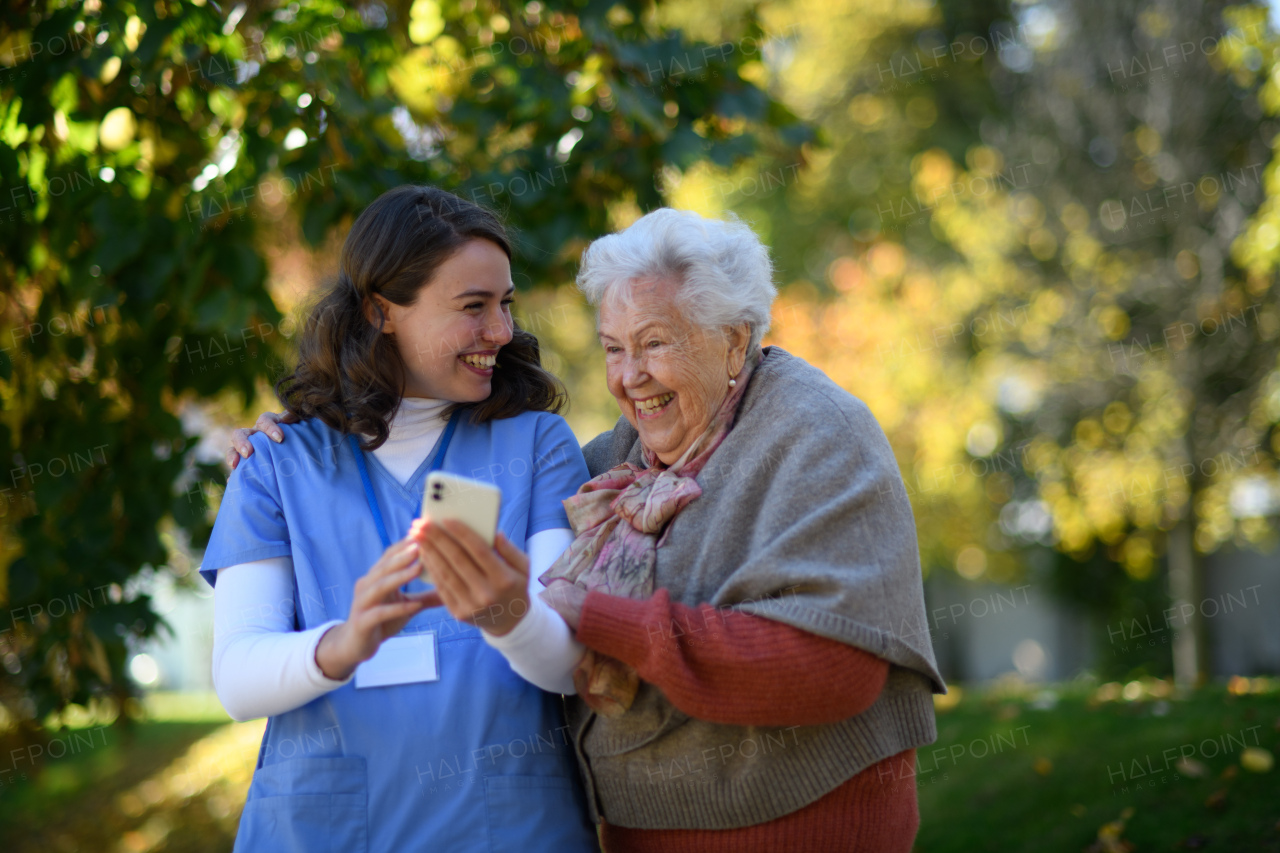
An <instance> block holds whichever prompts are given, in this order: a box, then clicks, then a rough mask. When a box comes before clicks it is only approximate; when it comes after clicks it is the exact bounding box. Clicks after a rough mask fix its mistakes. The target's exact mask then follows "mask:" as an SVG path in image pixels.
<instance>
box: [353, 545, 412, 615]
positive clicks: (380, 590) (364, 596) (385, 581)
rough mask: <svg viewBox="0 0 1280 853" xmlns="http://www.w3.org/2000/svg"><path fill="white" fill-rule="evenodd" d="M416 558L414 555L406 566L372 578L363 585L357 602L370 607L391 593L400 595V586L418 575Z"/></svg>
mask: <svg viewBox="0 0 1280 853" xmlns="http://www.w3.org/2000/svg"><path fill="white" fill-rule="evenodd" d="M417 560H418V558H417V556H416V555H415V556H414V559H413V562H412V563H410V564H409V565H407V566H403V567H401V568H400V569H399V570H397V571H394V572H389V573H387V574H384V575H382V576H380V577H377V578H373V579H371V580H370V582H368V583H367V584H366V585H365V588H364V589H363V590H362V591H361V593H360V596H359V599H358V600H359V604H360V606H362V607H372V606H373V605H375V604H380V603H382V602H383V601H386V600H387V597H388V596H390V595H392V594H393V593H396V594H398V595H397V597H399V595H402V593H400V587H402V586H404V585H405V584H407V583H408V582H409V581H411V580H413V579H414V578H416V577H417V576H418V573H419V572H420V571H421V567H419V566H418V561H417Z"/></svg>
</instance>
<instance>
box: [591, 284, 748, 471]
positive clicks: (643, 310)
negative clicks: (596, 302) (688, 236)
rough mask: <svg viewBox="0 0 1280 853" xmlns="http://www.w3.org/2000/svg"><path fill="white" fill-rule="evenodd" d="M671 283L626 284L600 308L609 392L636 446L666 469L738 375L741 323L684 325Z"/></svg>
mask: <svg viewBox="0 0 1280 853" xmlns="http://www.w3.org/2000/svg"><path fill="white" fill-rule="evenodd" d="M676 297H677V289H676V285H675V284H674V283H673V282H670V281H666V280H657V281H652V280H646V281H637V282H632V283H631V284H630V285H629V287H628V288H627V292H626V293H625V294H617V293H613V292H611V293H610V294H609V295H608V296H606V297H605V299H604V301H603V302H602V303H601V305H600V343H601V344H602V345H603V346H604V352H605V374H606V378H607V381H608V383H609V391H610V392H612V394H613V396H614V397H615V398H616V399H617V401H618V406H619V408H621V409H622V414H623V416H624V417H625V418H626V419H627V420H628V421H630V422H631V425H632V426H634V427H635V428H636V430H637V431H638V432H639V433H640V442H641V444H643V445H644V446H645V447H646V448H648V449H649V450H651V451H653V452H654V453H655V454H656V455H657V457H658V459H660V460H661V461H662V463H663V464H664V465H670V464H672V463H673V462H675V461H676V460H677V459H679V458H680V456H681V454H683V453H684V452H685V450H687V449H688V448H689V446H690V445H691V444H693V442H694V441H695V440H696V439H697V438H698V436H699V435H701V434H702V433H703V432H704V431H705V430H706V428H707V426H708V425H709V424H710V423H711V418H712V417H713V416H714V415H715V413H716V411H717V410H718V409H719V408H720V404H721V403H723V402H724V399H725V396H726V395H727V394H728V392H729V379H730V378H731V377H733V376H736V375H737V374H738V372H739V371H740V370H742V365H743V362H744V360H745V358H746V348H747V342H748V340H749V332H748V328H747V325H746V324H745V323H744V324H742V325H739V326H732V327H728V328H725V329H716V328H712V329H708V328H705V327H702V326H699V325H697V324H695V323H693V322H692V321H690V320H689V319H688V317H687V312H685V311H683V310H681V306H680V305H679V303H678V302H677V299H676Z"/></svg>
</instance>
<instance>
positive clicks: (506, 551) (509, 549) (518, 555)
mask: <svg viewBox="0 0 1280 853" xmlns="http://www.w3.org/2000/svg"><path fill="white" fill-rule="evenodd" d="M493 547H494V550H496V551H497V552H498V556H499V557H501V558H502V559H504V560H506V561H507V565H509V566H511V568H513V569H515V570H516V571H517V572H519V573H520V574H522V575H524V576H525V577H526V578H528V577H529V557H528V555H527V554H525V552H523V551H521V550H520V549H519V548H517V547H516V546H515V545H512V544H511V540H510V539H508V538H507V537H505V536H503V535H502V534H501V533H499V534H498V535H497V536H495V537H494V539H493Z"/></svg>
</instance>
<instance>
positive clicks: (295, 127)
mask: <svg viewBox="0 0 1280 853" xmlns="http://www.w3.org/2000/svg"><path fill="white" fill-rule="evenodd" d="M740 28H741V32H742V35H743V36H744V37H750V38H754V39H757V40H761V41H762V40H763V39H764V33H763V32H762V30H761V29H760V26H759V24H758V23H757V22H756V20H755V18H754V16H753V14H752V13H751V10H750V9H746V10H745V11H744V15H743V16H742V19H741V22H740ZM0 62H3V65H2V66H0V184H2V185H3V194H2V195H0V216H2V217H3V224H2V225H0V235H2V236H0V282H3V292H2V294H0V335H2V338H0V346H2V348H3V352H0V395H2V396H3V399H4V415H3V419H2V421H0V444H2V445H3V446H4V447H5V449H6V452H7V453H9V454H10V458H11V463H10V465H9V466H7V467H8V468H9V469H11V470H10V471H8V472H6V474H5V478H4V479H5V483H4V484H3V486H4V498H5V499H4V501H3V504H2V506H3V509H0V537H3V539H2V540H0V600H2V601H3V602H4V610H5V614H6V615H5V620H4V621H5V623H6V624H5V625H4V626H3V633H0V659H2V661H3V666H4V670H3V672H2V673H0V708H2V709H3V711H2V713H0V718H2V719H0V724H2V726H0V728H3V730H4V733H5V737H6V738H19V739H21V738H30V737H38V736H39V732H38V728H39V726H40V724H41V722H42V721H43V720H45V719H46V718H47V716H48V715H49V713H50V712H53V711H56V710H59V709H62V708H64V707H65V706H67V705H68V704H70V703H75V704H77V705H88V704H90V703H92V702H94V701H102V700H106V704H108V705H114V707H116V708H119V707H120V706H121V704H122V703H124V702H125V701H126V700H127V698H128V696H129V693H130V688H129V687H128V684H127V682H126V680H125V679H124V677H123V674H124V667H125V664H126V658H127V655H128V647H129V644H130V643H132V642H134V641H137V640H140V639H142V638H145V637H149V636H151V635H153V634H154V633H155V632H156V631H157V630H158V629H159V628H160V627H161V623H160V620H159V618H158V617H157V615H156V614H155V613H154V612H153V609H152V608H151V606H150V601H149V599H148V597H147V596H146V595H145V594H141V593H140V592H138V590H137V588H136V585H131V584H130V583H129V582H130V579H131V578H134V577H135V576H137V574H138V573H139V572H140V571H141V570H143V569H144V568H152V569H160V568H162V567H165V566H172V565H174V563H175V562H176V558H175V551H176V550H177V549H176V548H175V545H177V544H179V543H182V542H189V543H190V544H191V545H194V546H196V547H198V546H200V545H201V544H202V543H203V541H205V539H206V538H207V536H208V532H209V525H210V521H211V517H210V512H209V506H208V505H207V504H206V495H205V492H206V490H205V489H203V488H201V485H200V484H201V483H202V482H205V481H208V480H210V479H212V480H214V481H221V477H222V475H221V473H220V472H219V471H218V470H217V468H216V467H215V466H213V465H199V464H197V463H196V459H195V454H194V450H195V442H194V441H193V438H194V437H195V434H196V432H197V429H196V426H197V424H196V423H195V422H194V421H193V420H192V418H193V415H192V411H193V407H191V406H190V405H189V404H190V403H191V402H192V401H195V400H200V399H204V398H207V397H209V396H211V395H216V394H222V393H225V392H227V391H228V390H229V389H230V390H236V391H238V392H239V394H241V395H243V399H244V400H248V399H250V398H251V397H252V395H253V394H254V390H255V387H259V382H260V380H261V379H262V378H263V374H264V372H265V369H266V368H265V365H266V364H268V361H269V360H268V359H267V358H264V357H262V356H263V355H264V354H270V353H273V352H274V353H276V354H277V355H279V354H281V353H283V352H284V350H285V348H286V347H287V335H286V334H285V333H284V332H282V331H281V330H282V329H283V330H285V332H287V331H288V330H289V328H290V326H289V322H288V320H287V318H285V317H282V313H281V310H280V306H277V304H275V303H274V302H273V299H272V297H271V294H270V293H269V291H268V289H267V286H266V285H267V281H266V278H267V275H266V267H265V265H264V260H263V257H262V253H261V245H262V243H263V240H264V239H266V238H268V237H270V236H271V233H272V232H274V230H275V229H276V228H278V227H279V223H281V222H282V221H284V220H283V219H282V217H284V216H292V215H296V216H297V217H298V218H299V219H300V222H301V228H302V232H303V234H304V235H305V236H306V237H307V238H308V239H309V240H310V241H312V242H315V243H318V242H320V241H322V240H323V239H325V237H326V235H327V234H328V233H329V232H330V231H331V229H333V228H334V227H335V226H340V225H341V224H342V223H344V222H349V220H350V218H351V217H352V216H353V215H354V214H355V213H357V212H358V211H359V210H360V209H361V208H362V207H363V206H364V205H366V204H367V203H368V202H370V201H371V200H372V199H373V198H375V197H376V196H377V195H378V194H379V193H381V192H382V191H383V190H385V189H387V188H388V187H391V186H394V185H397V184H401V183H405V182H429V183H433V184H436V185H440V186H444V187H446V188H450V189H452V190H454V191H456V192H458V193H460V194H462V195H464V196H466V197H469V198H472V199H474V200H476V201H479V202H480V203H482V204H486V205H489V206H491V207H495V208H497V209H499V210H501V211H502V212H503V213H504V214H505V216H506V218H507V220H508V222H509V223H510V225H511V227H512V229H513V231H514V232H515V233H516V236H517V241H518V245H519V247H520V248H519V252H520V258H519V267H518V270H517V280H518V281H519V282H520V283H521V284H522V285H529V284H530V283H534V284H540V283H545V282H552V281H558V280H563V279H564V278H565V277H567V276H568V275H569V274H570V270H571V265H572V263H573V262H574V261H575V260H576V256H577V251H578V249H580V247H581V246H582V245H583V244H584V243H585V242H586V241H587V240H589V239H592V238H593V237H595V236H597V235H599V234H600V233H602V232H604V231H607V230H609V228H610V227H611V224H612V222H613V220H612V219H611V217H612V216H613V215H614V213H615V212H616V211H617V210H619V209H622V210H629V209H633V208H637V207H653V206H655V205H656V204H658V203H659V202H660V195H659V192H658V188H657V187H656V185H655V183H654V181H653V179H652V175H653V174H654V173H655V172H658V171H661V169H662V168H663V167H664V166H671V167H674V168H677V169H682V170H683V169H689V168H692V167H693V166H694V164H695V163H697V162H698V161H700V160H704V159H705V160H709V161H712V162H715V163H717V164H719V165H721V166H723V167H729V166H731V165H732V164H733V163H734V162H735V161H737V160H738V159H740V158H742V157H744V156H747V155H751V154H755V153H757V152H758V151H759V150H760V149H761V147H762V146H765V147H774V148H777V149H778V150H788V149H790V148H792V147H794V145H795V144H797V143H798V142H801V141H803V140H804V139H805V138H806V134H807V131H806V130H805V128H804V126H803V125H801V124H800V123H798V122H797V121H796V120H795V118H794V117H793V116H792V115H791V114H790V113H789V112H788V111H787V110H786V109H784V108H783V107H781V106H780V105H779V104H778V103H777V102H776V101H774V100H772V99H770V98H769V97H768V96H767V95H766V94H765V93H764V92H762V91H761V90H760V89H759V88H758V87H757V86H756V85H755V84H753V83H752V82H749V81H747V80H746V79H744V78H743V77H742V76H741V75H740V74H739V68H740V66H741V65H742V64H743V57H742V56H741V55H740V54H734V53H732V52H724V51H721V50H720V49H719V47H718V46H715V45H710V46H708V45H704V44H700V43H696V42H691V41H689V40H687V39H686V38H684V37H683V36H682V34H681V33H680V32H679V31H677V30H674V29H671V28H669V27H666V26H664V25H662V24H661V23H660V22H659V21H658V19H657V16H656V14H655V10H654V6H653V5H652V4H651V3H648V2H618V3H615V2H594V0H581V1H580V2H565V3H544V2H539V1H538V0H534V2H529V3H527V4H523V5H521V4H516V5H512V4H507V3H498V2H491V0H457V1H456V2H455V0H442V2H434V0H416V2H390V3H387V2H381V0H369V2H364V3H361V4H358V5H351V4H345V3H338V2H328V1H327V0H315V2H309V3H305V4H299V3H296V2H295V3H287V4H286V3H261V2H251V3H238V4H234V5H233V4H229V3H228V4H226V5H225V6H223V7H219V6H218V5H216V4H215V3H214V2H212V0H205V2H200V0H196V2H194V3H188V2H177V0H158V2H151V0H148V2H136V3H135V2H103V0H85V2H75V3H71V2H62V3H59V2H53V3H31V2H15V3H10V4H8V5H7V6H6V8H5V13H4V17H3V21H2V23H0ZM695 63H696V64H697V65H699V66H700V67H701V72H700V73H698V74H693V73H689V72H688V71H687V69H688V68H690V67H691V66H692V65H693V64H695ZM673 74H677V75H679V76H680V77H681V78H682V79H681V81H680V82H681V85H679V86H678V87H673V86H668V85H667V83H668V82H669V79H670V78H671V76H672V75H673ZM269 378H274V377H269Z"/></svg>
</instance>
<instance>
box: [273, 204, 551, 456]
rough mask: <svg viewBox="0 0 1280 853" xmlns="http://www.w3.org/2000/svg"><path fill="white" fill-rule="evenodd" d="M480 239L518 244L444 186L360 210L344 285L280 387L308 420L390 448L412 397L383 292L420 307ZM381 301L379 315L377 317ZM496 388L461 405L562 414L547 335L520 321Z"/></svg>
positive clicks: (498, 414)
mask: <svg viewBox="0 0 1280 853" xmlns="http://www.w3.org/2000/svg"><path fill="white" fill-rule="evenodd" d="M472 240H488V241H489V242H491V243H493V244H494V245H496V246H498V247H499V248H500V249H502V251H503V252H505V253H506V255H507V258H508V259H510V258H511V244H510V242H509V241H508V240H507V235H506V231H505V230H504V229H503V227H502V223H501V222H500V221H499V220H498V218H497V216H495V215H494V214H493V213H492V212H491V211H488V210H486V209H484V208H483V207H480V206H479V205H477V204H474V203H472V202H469V201H467V200H465V199H462V198H459V197H458V196H456V195H454V194H453V193H449V192H445V191H444V190H441V189H436V188H435V187H426V186H413V185H409V186H402V187H396V188H395V189H393V190H388V191H387V192H385V193H383V194H382V195H381V196H379V197H378V198H377V199H376V200H375V201H374V202H373V203H372V204H370V205H369V206H368V207H367V208H365V209H364V212H363V213H361V214H360V216H359V217H357V218H356V221H355V224H354V225H352V226H351V232H350V233H349V234H348V235H347V240H346V242H345V243H344V244H343V246H342V262H341V271H340V272H339V273H338V280H337V282H336V283H335V284H334V286H333V287H332V288H331V289H329V291H328V292H326V293H324V294H323V295H322V296H321V297H320V299H319V301H318V302H317V303H316V304H315V305H314V307H313V308H312V309H311V312H310V314H309V315H308V317H307V320H306V323H305V325H304V326H303V330H302V333H301V335H300V336H299V340H298V365H297V367H295V368H294V370H293V372H292V373H290V374H289V375H288V376H285V377H284V378H283V379H281V380H280V381H279V382H277V383H276V395H277V396H278V397H279V398H280V402H281V403H283V404H284V407H285V409H286V410H288V411H289V412H290V413H292V414H293V415H295V416H296V417H298V418H300V419H301V418H319V419H320V420H322V421H323V422H324V423H326V424H328V425H329V426H331V427H333V428H334V429H335V430H338V431H339V432H341V433H342V434H344V435H348V434H353V433H363V434H365V435H372V436H373V438H372V439H371V440H369V441H368V442H366V443H365V444H364V445H363V446H364V447H365V449H366V450H372V449H374V448H377V447H381V446H382V443H383V442H384V441H386V440H387V436H388V435H389V434H390V427H389V425H388V420H389V419H390V417H391V416H392V415H393V414H394V413H395V410H396V408H397V407H398V406H399V405H400V400H401V399H402V398H403V396H404V387H405V365H404V361H403V360H402V359H401V357H400V351H399V350H398V349H397V348H396V345H395V342H394V341H392V340H391V338H392V337H393V336H392V335H385V334H383V333H382V325H383V323H384V322H385V318H384V317H383V316H382V311H381V309H379V308H377V305H376V300H373V299H372V296H373V294H375V293H376V294H380V295H381V296H383V297H385V298H386V299H388V300H390V301H391V302H394V303H395V304H396V305H404V306H408V305H412V304H413V303H414V302H415V301H416V300H417V298H418V293H419V291H421V289H422V288H423V287H425V286H426V285H427V284H428V283H429V282H430V281H431V277H432V276H433V275H434V274H435V271H436V270H437V269H438V268H439V266H440V265H441V264H442V263H444V262H445V261H447V260H448V259H449V258H450V257H452V256H453V254H454V253H455V252H457V251H458V250H459V249H461V248H462V247H463V246H464V245H466V244H467V243H469V242H470V241H472ZM367 302H372V303H373V305H374V310H375V311H376V312H377V315H378V323H377V325H374V324H372V323H370V322H369V320H368V318H367V317H366V314H365V308H364V306H365V304H366V303H367ZM497 366H498V367H499V368H500V369H499V370H495V371H494V374H493V385H492V389H493V390H492V393H490V395H489V396H488V398H486V399H484V400H482V401H480V402H477V403H456V404H454V405H453V406H451V407H450V408H449V412H450V413H452V412H453V411H455V410H457V409H467V410H469V413H470V418H471V420H472V421H473V422H475V423H484V422H486V421H490V420H495V419H499V418H510V417H514V416H515V415H518V414H520V413H521V412H527V411H542V412H559V411H560V410H561V409H562V408H563V407H564V405H565V403H566V401H567V394H566V392H565V388H564V385H563V384H562V383H561V382H560V380H559V379H557V378H556V377H555V376H554V375H552V374H551V373H549V372H547V371H546V370H544V369H543V367H542V359H541V357H540V355H539V351H538V339H537V338H535V337H534V336H533V335H532V334H530V333H529V332H526V331H524V330H523V329H520V328H519V327H516V329H515V330H514V336H513V337H512V339H511V342H510V343H508V344H507V345H506V346H504V347H502V348H501V349H500V350H498V361H497Z"/></svg>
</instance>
